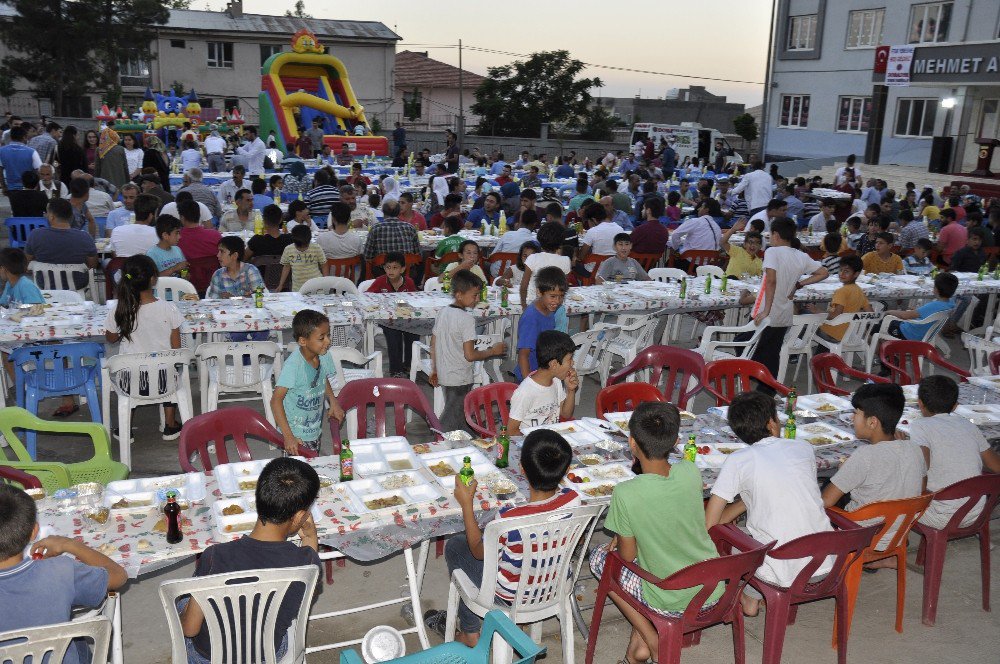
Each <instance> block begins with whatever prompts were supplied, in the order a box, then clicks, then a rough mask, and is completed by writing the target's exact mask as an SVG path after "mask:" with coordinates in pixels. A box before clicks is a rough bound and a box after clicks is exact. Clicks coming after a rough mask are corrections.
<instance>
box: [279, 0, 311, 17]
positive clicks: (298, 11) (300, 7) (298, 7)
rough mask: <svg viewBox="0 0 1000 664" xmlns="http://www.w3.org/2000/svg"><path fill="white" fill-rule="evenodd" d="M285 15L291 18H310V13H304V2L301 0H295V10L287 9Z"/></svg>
mask: <svg viewBox="0 0 1000 664" xmlns="http://www.w3.org/2000/svg"><path fill="white" fill-rule="evenodd" d="M285 16H290V17H292V18H312V14H307V13H306V3H305V2H303V0H295V10H294V11H293V10H291V9H289V10H287V11H286V12H285Z"/></svg>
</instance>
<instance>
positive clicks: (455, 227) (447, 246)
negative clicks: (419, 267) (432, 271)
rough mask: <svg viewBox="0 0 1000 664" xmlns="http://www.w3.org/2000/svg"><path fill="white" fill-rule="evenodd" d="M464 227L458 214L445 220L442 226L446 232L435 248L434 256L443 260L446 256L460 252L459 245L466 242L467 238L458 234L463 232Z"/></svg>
mask: <svg viewBox="0 0 1000 664" xmlns="http://www.w3.org/2000/svg"><path fill="white" fill-rule="evenodd" d="M462 226H463V222H462V217H461V216H459V215H457V214H453V215H450V216H448V217H445V218H444V221H443V222H442V224H441V229H442V230H443V231H444V238H443V239H442V240H441V241H440V242H438V244H437V247H435V248H434V256H436V257H437V258H441V257H442V256H444V255H445V254H450V253H453V252H456V251H458V245H460V244H462V242H463V241H465V238H464V237H462V236H461V235H459V234H458V232H459V231H460V230H462Z"/></svg>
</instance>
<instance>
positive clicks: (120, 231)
mask: <svg viewBox="0 0 1000 664" xmlns="http://www.w3.org/2000/svg"><path fill="white" fill-rule="evenodd" d="M133 207H134V208H135V223H134V224H124V225H121V226H115V228H114V230H112V231H111V251H113V252H114V253H115V256H117V257H118V258H128V257H129V256H135V255H136V254H144V253H146V252H147V251H149V249H150V248H151V247H152V246H153V245H154V244H156V243H157V242H159V238H157V237H156V210H157V208H159V207H160V199H159V198H157V197H156V196H151V195H149V194H140V195H139V196H137V197H136V199H135V203H134V205H133Z"/></svg>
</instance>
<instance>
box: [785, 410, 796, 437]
mask: <svg viewBox="0 0 1000 664" xmlns="http://www.w3.org/2000/svg"><path fill="white" fill-rule="evenodd" d="M785 438H788V439H789V440H791V439H792V438H795V415H794V414H792V415H789V416H788V420H787V421H786V422H785Z"/></svg>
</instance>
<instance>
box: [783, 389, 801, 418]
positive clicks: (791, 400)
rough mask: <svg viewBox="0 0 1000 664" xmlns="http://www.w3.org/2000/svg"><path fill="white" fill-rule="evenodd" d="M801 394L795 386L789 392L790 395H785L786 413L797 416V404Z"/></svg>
mask: <svg viewBox="0 0 1000 664" xmlns="http://www.w3.org/2000/svg"><path fill="white" fill-rule="evenodd" d="M798 400H799V395H798V393H797V392H796V391H795V388H794V387H793V388H792V389H791V391H789V392H788V396H787V397H785V415H788V416H789V417H794V416H795V406H796V404H797V403H798Z"/></svg>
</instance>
